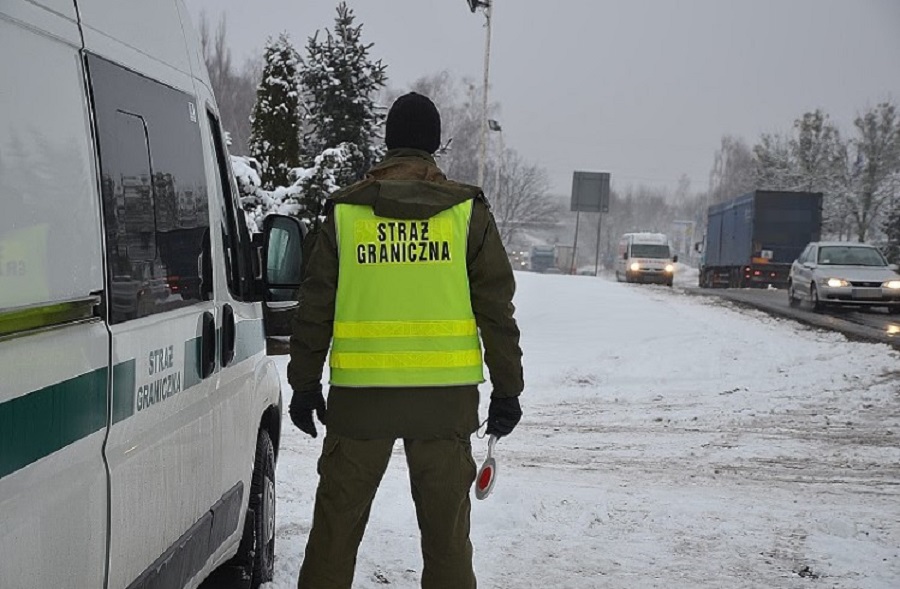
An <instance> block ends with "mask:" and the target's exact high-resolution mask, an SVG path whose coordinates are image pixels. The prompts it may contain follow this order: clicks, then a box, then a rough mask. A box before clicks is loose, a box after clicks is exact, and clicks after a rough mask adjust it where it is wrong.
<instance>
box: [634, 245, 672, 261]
mask: <svg viewBox="0 0 900 589" xmlns="http://www.w3.org/2000/svg"><path fill="white" fill-rule="evenodd" d="M631 257H632V258H658V259H665V258H669V257H671V255H670V253H669V246H667V245H656V244H652V243H633V244H631Z"/></svg>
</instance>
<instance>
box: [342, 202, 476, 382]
mask: <svg viewBox="0 0 900 589" xmlns="http://www.w3.org/2000/svg"><path fill="white" fill-rule="evenodd" d="M471 214H472V201H471V200H467V201H465V202H463V203H461V204H459V205H456V206H454V207H451V208H450V209H447V210H445V211H442V212H441V213H439V214H437V215H436V216H434V217H432V218H430V219H389V218H385V217H377V216H376V215H375V213H374V212H373V210H372V207H370V206H367V205H352V204H338V205H337V206H336V207H335V209H334V215H335V227H336V228H337V242H338V263H339V272H338V286H337V300H336V302H335V314H334V333H333V339H332V344H331V359H330V366H331V384H334V385H341V386H351V387H405V386H410V387H411V386H451V385H465V384H477V383H481V382H484V373H483V368H482V359H481V342H480V340H479V338H478V329H477V327H476V325H475V315H474V313H473V312H472V302H471V299H470V294H469V276H468V271H467V268H466V241H467V235H468V229H469V218H470V216H471Z"/></svg>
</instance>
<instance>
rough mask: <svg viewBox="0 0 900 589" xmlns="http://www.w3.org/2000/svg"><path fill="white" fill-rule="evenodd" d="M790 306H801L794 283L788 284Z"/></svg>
mask: <svg viewBox="0 0 900 589" xmlns="http://www.w3.org/2000/svg"><path fill="white" fill-rule="evenodd" d="M788 305H789V306H791V307H797V306H799V305H800V299H798V298H797V293H795V292H794V283H793V282H788Z"/></svg>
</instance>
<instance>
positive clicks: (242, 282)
mask: <svg viewBox="0 0 900 589" xmlns="http://www.w3.org/2000/svg"><path fill="white" fill-rule="evenodd" d="M206 116H207V121H208V122H209V131H210V141H211V142H212V146H211V147H212V151H213V153H214V154H215V156H216V174H215V177H216V191H217V195H218V196H217V197H216V201H217V202H218V203H219V206H220V207H221V208H222V214H221V218H222V228H221V229H222V245H223V250H224V252H225V265H226V270H225V275H226V277H227V282H228V290H229V291H230V292H231V295H232V296H233V297H234V298H236V299H238V300H248V299H249V298H251V297H252V294H253V287H252V278H253V276H252V269H251V261H250V258H249V254H250V252H251V247H250V233H249V232H248V231H247V223H246V220H245V219H244V213H243V210H241V209H240V207H238V206H237V205H236V204H235V195H236V194H237V190H236V186H235V184H234V176H233V174H232V173H231V168H230V167H229V165H228V160H227V157H228V153H227V152H226V151H225V145H224V142H223V141H222V128H221V126H220V125H219V120H218V119H217V118H216V116H215V115H214V114H213V113H212V112H210V111H207V113H206Z"/></svg>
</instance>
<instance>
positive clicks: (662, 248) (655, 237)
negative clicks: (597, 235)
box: [616, 233, 678, 286]
mask: <svg viewBox="0 0 900 589" xmlns="http://www.w3.org/2000/svg"><path fill="white" fill-rule="evenodd" d="M677 261H678V256H673V255H672V249H671V247H669V238H668V237H667V236H666V235H665V234H663V233H626V234H624V235H623V236H622V238H621V239H620V240H619V247H618V255H617V256H616V280H618V281H619V282H622V281H625V282H655V283H658V284H665V285H667V286H672V279H673V277H674V276H675V262H677Z"/></svg>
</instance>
